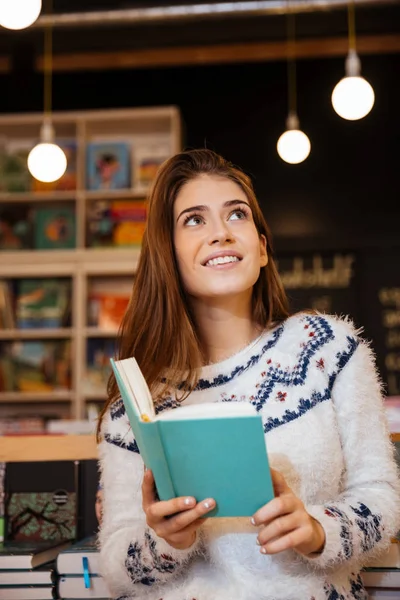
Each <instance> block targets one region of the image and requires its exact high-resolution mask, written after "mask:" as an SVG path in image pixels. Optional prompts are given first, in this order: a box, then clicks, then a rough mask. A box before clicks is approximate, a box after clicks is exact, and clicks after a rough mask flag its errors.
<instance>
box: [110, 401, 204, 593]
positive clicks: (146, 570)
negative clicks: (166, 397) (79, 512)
mask: <svg viewBox="0 0 400 600" xmlns="http://www.w3.org/2000/svg"><path fill="white" fill-rule="evenodd" d="M118 411H119V412H118ZM121 413H122V415H121ZM102 431H103V440H102V441H101V443H100V444H99V459H100V469H101V484H102V488H103V517H102V524H101V527H100V531H99V545H100V561H101V573H102V576H103V578H104V579H105V581H106V583H107V585H108V587H109V590H110V592H111V594H112V597H119V596H127V597H129V598H146V597H147V594H148V593H150V592H152V593H154V587H157V586H162V584H163V583H166V582H168V581H170V580H171V578H173V577H175V576H176V575H177V574H178V573H180V572H181V571H182V570H183V569H185V565H186V564H187V562H188V560H189V559H190V558H191V556H192V555H193V554H194V553H196V552H197V551H198V547H199V541H197V542H196V543H195V544H194V545H193V546H192V547H191V548H189V549H188V550H176V549H175V548H173V547H171V546H170V545H169V544H168V543H167V542H165V541H164V540H163V539H162V538H160V537H158V536H157V535H156V534H155V532H154V531H153V530H152V529H150V528H149V527H148V526H147V524H146V517H145V514H144V511H143V509H142V491H141V486H142V480H143V473H144V465H143V461H142V458H141V456H140V454H139V449H138V447H137V444H136V442H135V440H134V439H133V435H132V431H131V430H130V428H129V424H128V423H127V419H126V418H125V414H124V411H123V405H122V406H121V405H120V406H119V407H118V406H117V408H116V409H114V411H113V416H111V415H110V414H107V415H106V417H105V420H104V425H103V429H102ZM160 595H161V592H160Z"/></svg>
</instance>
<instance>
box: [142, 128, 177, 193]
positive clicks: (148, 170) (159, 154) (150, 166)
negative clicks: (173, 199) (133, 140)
mask: <svg viewBox="0 0 400 600" xmlns="http://www.w3.org/2000/svg"><path fill="white" fill-rule="evenodd" d="M171 154H172V152H171V144H170V140H168V139H166V138H165V137H164V136H151V137H150V136H149V139H148V140H141V142H140V143H139V144H137V145H136V146H135V147H134V149H133V165H134V173H135V186H136V187H137V188H138V189H148V188H149V187H151V185H152V183H153V181H154V179H155V177H156V175H157V171H158V169H159V167H160V166H161V165H162V163H163V162H164V161H165V160H167V158H169V157H170V156H171Z"/></svg>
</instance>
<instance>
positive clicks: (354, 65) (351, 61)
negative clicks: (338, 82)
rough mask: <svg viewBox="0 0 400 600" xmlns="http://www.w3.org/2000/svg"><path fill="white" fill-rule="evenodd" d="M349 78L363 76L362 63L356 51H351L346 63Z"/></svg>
mask: <svg viewBox="0 0 400 600" xmlns="http://www.w3.org/2000/svg"><path fill="white" fill-rule="evenodd" d="M345 71H346V76H347V77H359V76H360V74H361V61H360V58H359V56H358V54H357V52H356V51H355V50H349V53H348V55H347V57H346V62H345Z"/></svg>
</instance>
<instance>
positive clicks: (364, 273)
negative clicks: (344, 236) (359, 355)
mask: <svg viewBox="0 0 400 600" xmlns="http://www.w3.org/2000/svg"><path fill="white" fill-rule="evenodd" d="M359 274H360V278H359V279H360V292H361V302H360V309H361V317H362V319H363V321H364V324H365V333H366V334H367V335H368V337H369V338H370V339H371V341H372V347H373V349H374V350H375V353H376V359H377V363H378V367H379V369H380V371H381V374H382V378H383V380H384V382H385V384H386V391H387V394H388V395H390V396H399V395H400V249H398V248H396V249H390V248H389V249H383V250H382V249H380V250H371V251H369V252H364V253H363V255H362V256H360V273H359Z"/></svg>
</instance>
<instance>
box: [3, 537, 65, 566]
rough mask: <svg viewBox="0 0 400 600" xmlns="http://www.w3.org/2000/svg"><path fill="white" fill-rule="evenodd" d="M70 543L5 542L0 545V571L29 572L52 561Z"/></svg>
mask: <svg viewBox="0 0 400 600" xmlns="http://www.w3.org/2000/svg"><path fill="white" fill-rule="evenodd" d="M68 545H70V542H59V541H47V542H34V543H32V542H18V543H10V542H6V543H3V544H0V571H29V570H31V569H36V568H38V567H41V566H43V565H45V564H47V563H50V562H51V561H54V560H55V559H56V557H57V555H58V553H59V552H61V551H62V550H64V549H65V548H67V546H68Z"/></svg>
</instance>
